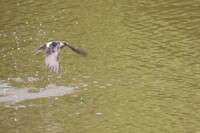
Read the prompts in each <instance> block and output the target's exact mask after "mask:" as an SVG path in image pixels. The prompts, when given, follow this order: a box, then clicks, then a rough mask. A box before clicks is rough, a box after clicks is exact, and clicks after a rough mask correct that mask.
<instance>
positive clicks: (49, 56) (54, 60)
mask: <svg viewBox="0 0 200 133" xmlns="http://www.w3.org/2000/svg"><path fill="white" fill-rule="evenodd" d="M65 46H68V47H69V48H70V49H72V50H73V51H74V52H76V53H78V54H82V55H86V53H85V52H84V51H83V50H81V49H78V48H74V47H71V46H70V45H69V44H68V43H67V42H64V41H53V42H48V43H47V44H46V45H44V46H41V47H40V48H39V49H38V52H40V51H42V50H44V49H46V48H47V51H46V58H45V64H46V66H47V68H49V69H50V70H51V71H52V72H54V73H56V74H59V55H60V49H61V48H63V47H65Z"/></svg>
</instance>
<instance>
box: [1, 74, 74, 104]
mask: <svg viewBox="0 0 200 133" xmlns="http://www.w3.org/2000/svg"><path fill="white" fill-rule="evenodd" d="M28 79H29V81H30V80H31V81H34V80H36V79H34V78H32V77H29V78H28ZM12 80H15V81H17V82H22V79H20V78H19V77H18V78H13V79H12ZM34 91H36V92H34ZM72 92H73V88H72V87H65V86H56V85H53V84H49V85H48V86H46V87H45V88H39V89H36V88H33V87H30V88H20V89H17V88H15V87H13V86H11V85H10V84H9V83H4V82H3V83H1V84H0V95H1V97H0V102H12V103H17V102H21V101H24V100H30V99H37V98H45V97H51V96H54V97H55V96H63V95H66V94H71V93H72Z"/></svg>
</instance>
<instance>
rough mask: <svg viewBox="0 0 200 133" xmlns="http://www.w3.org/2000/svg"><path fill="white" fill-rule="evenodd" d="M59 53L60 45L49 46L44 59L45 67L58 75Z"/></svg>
mask: <svg viewBox="0 0 200 133" xmlns="http://www.w3.org/2000/svg"><path fill="white" fill-rule="evenodd" d="M59 52H60V45H50V46H49V47H48V48H47V52H46V58H45V63H46V66H47V67H48V68H49V69H50V70H51V71H52V72H54V73H56V74H59Z"/></svg>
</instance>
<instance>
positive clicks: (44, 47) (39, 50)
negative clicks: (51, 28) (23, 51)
mask: <svg viewBox="0 0 200 133" xmlns="http://www.w3.org/2000/svg"><path fill="white" fill-rule="evenodd" d="M44 49H46V45H44V46H41V47H40V48H38V51H37V52H35V53H34V55H36V54H38V53H40V52H41V51H42V50H44Z"/></svg>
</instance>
